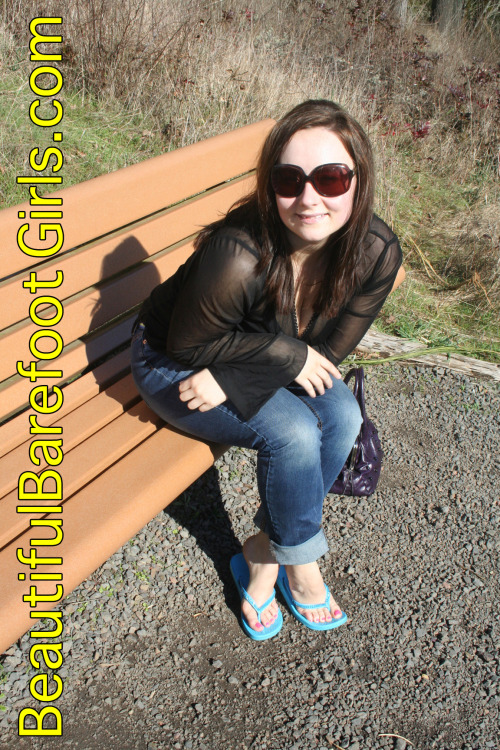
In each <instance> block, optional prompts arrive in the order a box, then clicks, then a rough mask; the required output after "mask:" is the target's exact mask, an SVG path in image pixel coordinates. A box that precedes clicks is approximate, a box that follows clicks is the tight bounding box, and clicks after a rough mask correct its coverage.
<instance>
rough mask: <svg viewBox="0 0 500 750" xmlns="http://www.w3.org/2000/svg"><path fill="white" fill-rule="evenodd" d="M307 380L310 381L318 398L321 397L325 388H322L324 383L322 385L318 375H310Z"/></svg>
mask: <svg viewBox="0 0 500 750" xmlns="http://www.w3.org/2000/svg"><path fill="white" fill-rule="evenodd" d="M309 380H310V381H311V383H312V385H313V387H314V390H315V391H316V392H317V393H318V394H319V395H320V396H322V395H323V394H324V392H325V386H324V383H323V381H322V379H321V377H320V376H319V375H311V377H310V378H309Z"/></svg>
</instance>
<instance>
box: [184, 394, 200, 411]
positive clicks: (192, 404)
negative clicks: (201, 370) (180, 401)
mask: <svg viewBox="0 0 500 750" xmlns="http://www.w3.org/2000/svg"><path fill="white" fill-rule="evenodd" d="M202 405H203V399H202V398H199V397H198V396H195V397H194V398H192V399H191V401H188V403H187V408H188V409H191V411H194V409H199V408H200V407H201V406H202Z"/></svg>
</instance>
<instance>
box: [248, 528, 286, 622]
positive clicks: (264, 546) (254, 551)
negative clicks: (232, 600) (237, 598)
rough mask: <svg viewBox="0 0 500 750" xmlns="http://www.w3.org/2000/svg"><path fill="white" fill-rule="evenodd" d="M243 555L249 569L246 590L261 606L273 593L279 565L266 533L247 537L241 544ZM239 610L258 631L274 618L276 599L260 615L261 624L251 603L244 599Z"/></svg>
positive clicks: (276, 610) (276, 606)
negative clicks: (271, 550) (273, 555)
mask: <svg viewBox="0 0 500 750" xmlns="http://www.w3.org/2000/svg"><path fill="white" fill-rule="evenodd" d="M243 556H244V558H245V560H246V562H247V565H248V570H249V571H250V581H249V584H248V586H247V592H248V594H249V595H250V596H251V597H252V599H253V600H254V601H255V603H256V604H257V606H259V607H261V606H262V605H263V604H264V602H265V601H267V600H268V599H269V597H270V596H271V595H272V593H273V588H274V584H275V583H276V579H277V577H278V570H279V565H278V563H277V562H276V561H275V559H274V558H273V557H272V555H271V552H270V550H269V537H268V536H267V534H264V532H263V531H259V533H258V534H255V536H251V537H249V538H248V539H247V540H246V542H245V543H244V545H243ZM241 611H242V613H243V614H244V616H245V619H246V621H247V622H248V624H249V625H250V627H251V628H253V629H254V630H256V631H257V632H259V631H262V630H263V626H264V627H268V626H269V625H272V624H273V622H274V621H275V620H276V618H277V616H278V605H277V603H276V599H273V601H272V602H271V604H270V605H269V606H268V607H266V609H265V610H264V612H263V613H262V615H261V623H262V624H261V623H259V620H258V616H257V613H256V612H255V610H254V608H253V607H252V605H251V604H249V602H247V601H246V600H245V599H243V600H242V602H241Z"/></svg>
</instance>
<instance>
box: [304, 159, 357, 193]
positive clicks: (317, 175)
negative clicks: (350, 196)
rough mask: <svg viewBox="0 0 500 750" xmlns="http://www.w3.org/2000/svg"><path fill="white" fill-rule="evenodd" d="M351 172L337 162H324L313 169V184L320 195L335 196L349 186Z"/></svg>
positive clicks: (345, 190)
mask: <svg viewBox="0 0 500 750" xmlns="http://www.w3.org/2000/svg"><path fill="white" fill-rule="evenodd" d="M351 180H352V172H351V170H350V169H348V167H345V166H343V165H339V164H325V165H323V166H321V167H318V168H317V169H315V170H314V175H313V185H314V187H315V188H316V190H317V191H318V193H319V194H320V195H324V196H325V197H328V198H335V197H336V196H337V195H343V194H344V193H347V191H348V190H349V188H350V187H351Z"/></svg>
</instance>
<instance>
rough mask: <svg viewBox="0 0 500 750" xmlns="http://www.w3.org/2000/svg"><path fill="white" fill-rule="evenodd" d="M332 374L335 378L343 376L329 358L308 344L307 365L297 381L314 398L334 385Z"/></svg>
mask: <svg viewBox="0 0 500 750" xmlns="http://www.w3.org/2000/svg"><path fill="white" fill-rule="evenodd" d="M332 375H333V377H334V378H337V379H340V378H341V375H340V372H339V371H338V370H337V368H336V367H335V365H334V364H333V363H332V362H330V360H329V359H327V358H326V357H323V355H322V354H320V353H319V352H317V351H316V349H313V348H312V347H310V346H308V347H307V359H306V362H305V365H304V367H303V368H302V370H301V371H300V372H299V374H298V375H297V377H296V378H295V382H296V383H298V384H299V385H300V386H302V388H303V389H304V390H305V391H306V393H308V394H309V396H312V397H313V398H314V397H315V396H316V395H317V394H319V395H322V394H323V393H324V392H325V388H331V387H332V378H331V376H332Z"/></svg>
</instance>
